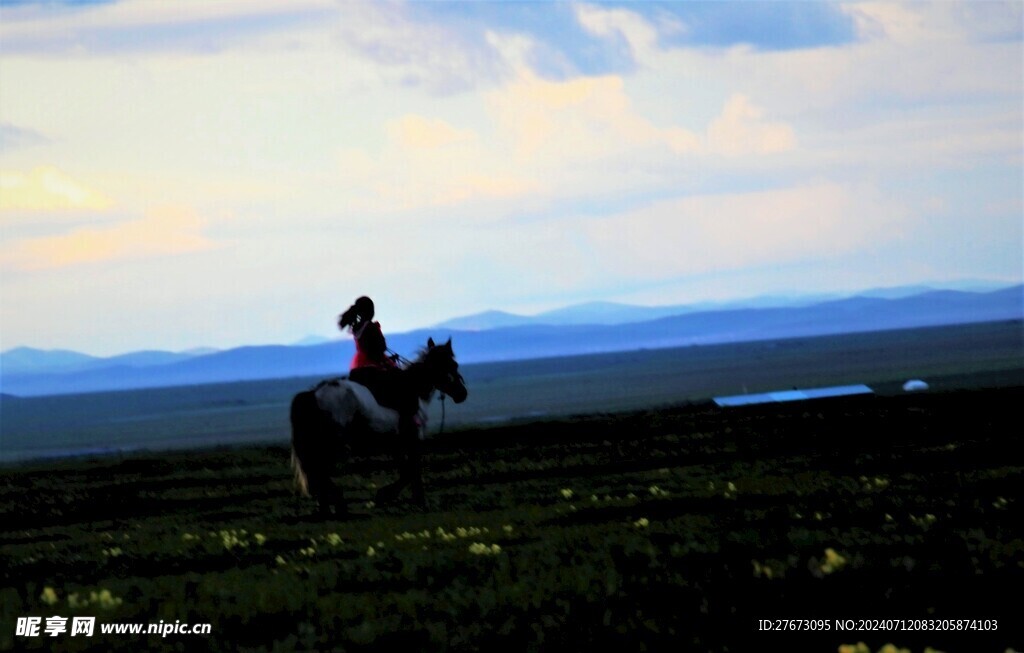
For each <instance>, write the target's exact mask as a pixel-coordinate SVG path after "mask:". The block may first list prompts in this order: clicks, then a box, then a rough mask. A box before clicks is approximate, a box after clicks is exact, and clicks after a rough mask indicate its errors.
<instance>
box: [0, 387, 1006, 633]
mask: <svg viewBox="0 0 1024 653" xmlns="http://www.w3.org/2000/svg"><path fill="white" fill-rule="evenodd" d="M1022 399H1024V392H1022V390H1021V389H1013V388H1010V389H1002V390H995V389H992V390H983V391H956V392H934V393H928V394H921V395H902V396H893V397H868V398H847V399H844V400H825V401H819V402H815V403H805V404H791V405H784V404H780V405H774V406H770V407H764V406H762V407H759V408H748V409H742V410H722V409H718V408H716V407H714V406H713V405H710V404H706V403H697V404H684V405H679V406H676V407H674V408H663V409H658V410H651V411H640V412H625V413H619V414H614V415H612V414H606V415H593V416H589V417H576V418H572V419H563V420H554V421H547V422H536V423H532V424H519V425H507V426H503V427H493V428H490V429H486V430H465V431H462V432H460V433H457V434H450V435H447V436H444V437H441V438H438V439H435V440H433V441H431V442H429V443H428V444H427V451H426V481H427V484H428V489H429V492H430V497H431V508H430V509H429V510H427V511H418V510H414V509H412V508H411V507H408V506H404V505H398V506H393V507H387V508H383V507H376V506H373V507H370V505H369V504H368V502H369V501H370V500H371V498H372V496H373V493H374V489H375V488H376V487H378V486H380V485H382V484H383V483H385V482H387V481H388V480H389V479H390V478H392V475H391V467H390V461H389V459H388V458H387V457H386V456H384V455H382V454H380V453H367V454H365V455H360V456H355V457H354V458H353V459H352V460H351V461H350V462H349V464H348V466H347V467H346V473H345V474H344V475H343V476H341V477H340V481H341V483H342V485H343V487H344V490H345V492H346V495H347V498H348V500H349V501H350V502H351V507H352V509H353V510H354V511H355V513H356V514H355V515H354V516H353V517H352V518H350V519H346V520H339V521H334V520H329V521H323V520H321V519H320V518H318V517H317V515H316V513H315V511H314V509H313V506H312V505H310V503H309V502H308V501H305V500H301V499H299V498H296V497H294V496H292V495H291V493H290V477H289V474H288V469H287V457H288V452H287V450H286V449H285V448H283V447H277V446H273V447H250V448H236V449H225V450H220V451H203V452H178V453H171V454H165V455H161V456H153V455H151V456H144V457H138V458H125V459H111V458H107V459H100V460H95V461H76V462H63V463H55V464H49V465H42V464H35V465H27V466H21V467H18V468H15V469H8V470H7V472H6V473H5V474H4V476H3V480H2V482H0V506H2V511H3V513H4V515H5V517H4V520H3V522H2V526H0V551H2V553H0V587H2V589H0V606H2V611H0V648H15V647H17V648H22V649H25V650H43V649H45V650H49V649H50V648H51V647H53V646H54V644H55V643H57V644H58V645H59V646H58V648H60V649H62V650H115V651H116V650H131V651H135V650H141V649H147V650H188V651H193V650H211V651H226V650H230V651H234V650H243V651H244V650H336V651H343V650H344V651H371V650H372V651H377V650H381V651H384V650H387V651H392V650H457V651H492V650H563V651H564V650H568V651H578V650H587V651H590V650H615V651H634V650H694V651H752V650H794V651H810V650H816V651H838V650H839V646H841V645H844V644H854V643H856V642H858V641H864V642H866V643H867V644H868V645H869V646H870V647H871V648H870V650H872V651H876V650H878V649H879V648H881V647H882V646H883V645H884V644H887V643H892V644H896V645H899V646H902V647H906V648H908V649H909V650H911V651H913V652H914V653H918V652H920V651H924V650H925V649H926V647H928V646H931V647H935V648H936V649H938V650H943V651H947V652H954V651H965V652H972V653H973V652H984V651H998V652H1002V651H1004V650H1006V648H1008V647H1010V646H1018V647H1019V646H1020V643H1021V641H1022V640H1021V639H1020V638H1021V636H1022V631H1021V624H1020V615H1021V613H1022V607H1024V603H1022V599H1021V593H1020V587H1021V586H1022V583H1024V514H1022V512H1024V511H1022V509H1021V504H1020V501H1019V488H1020V487H1021V482H1022V481H1024V456H1022V454H1021V451H1022V450H1024V442H1022V439H1024V435H1022V434H1021V432H1020V429H1019V406H1020V405H1021V401H1022ZM27 615H38V616H41V617H47V616H52V615H62V616H65V617H69V616H74V615H92V616H96V617H97V620H98V622H99V623H123V622H139V623H156V622H159V621H161V620H163V621H164V622H166V623H174V622H175V621H181V622H184V623H190V624H194V623H203V622H208V623H210V624H212V634H211V635H209V636H201V635H170V636H168V637H166V638H160V637H157V636H155V635H150V636H127V635H123V636H113V635H107V636H103V635H99V634H97V635H95V636H94V637H93V638H85V637H81V636H78V637H70V636H67V635H65V636H63V637H61V638H60V639H59V641H56V640H52V639H51V638H48V637H37V638H24V637H17V636H15V634H14V632H15V628H14V623H15V620H16V618H17V617H19V616H27ZM783 618H785V619H808V620H813V619H820V620H828V621H829V622H831V623H832V624H833V625H832V627H831V630H830V631H828V632H820V631H818V632H799V633H793V632H789V633H786V632H764V631H760V630H758V624H759V623H760V620H762V619H765V620H772V619H783ZM862 618H881V619H933V620H941V619H979V620H988V621H987V622H986V623H988V624H989V625H991V624H992V622H993V621H994V622H995V623H996V625H997V627H998V629H997V630H995V631H992V630H975V629H969V630H960V631H959V632H948V631H925V632H922V631H901V632H893V631H882V632H878V631H876V632H863V631H862V632H844V633H837V632H836V631H835V627H836V626H835V625H834V624H835V620H836V619H843V620H845V619H852V620H859V619H862ZM979 623H980V622H979Z"/></svg>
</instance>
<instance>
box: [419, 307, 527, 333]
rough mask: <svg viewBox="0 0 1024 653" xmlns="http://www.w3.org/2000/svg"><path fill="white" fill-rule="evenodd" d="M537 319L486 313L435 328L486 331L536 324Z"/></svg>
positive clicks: (493, 312) (458, 319) (447, 322)
mask: <svg viewBox="0 0 1024 653" xmlns="http://www.w3.org/2000/svg"><path fill="white" fill-rule="evenodd" d="M535 319H536V318H533V317H528V316H525V315H515V314H513V313H505V312H504V311H484V312H483V313H475V314H473V315H466V316H464V317H456V318H453V319H451V320H447V321H445V322H441V323H440V324H437V325H435V326H434V328H437V329H454V330H456V331H486V330H488V329H501V328H504V327H510V326H523V325H525V324H532V323H534V321H535Z"/></svg>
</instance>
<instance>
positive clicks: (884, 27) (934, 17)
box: [840, 0, 1024, 44]
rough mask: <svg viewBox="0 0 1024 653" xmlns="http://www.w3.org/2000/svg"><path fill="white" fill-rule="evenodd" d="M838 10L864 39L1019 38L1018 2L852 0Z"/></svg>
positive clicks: (915, 41)
mask: <svg viewBox="0 0 1024 653" xmlns="http://www.w3.org/2000/svg"><path fill="white" fill-rule="evenodd" d="M840 10H841V11H843V12H844V13H846V14H847V15H848V16H850V17H851V19H852V20H853V21H854V25H855V27H856V29H857V33H858V35H859V36H860V37H861V38H862V39H866V40H889V41H893V42H896V43H902V44H920V43H927V42H939V41H975V42H984V41H993V40H1004V39H1018V40H1019V39H1020V38H1021V34H1022V29H1024V24H1022V14H1024V7H1022V5H1021V4H1020V3H1019V2H891V1H889V0H887V1H885V2H878V1H868V2H852V3H846V4H841V5H840Z"/></svg>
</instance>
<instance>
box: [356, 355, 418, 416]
mask: <svg viewBox="0 0 1024 653" xmlns="http://www.w3.org/2000/svg"><path fill="white" fill-rule="evenodd" d="M348 379H349V381H352V382H353V383H358V384H359V385H362V386H364V387H366V389H367V390H369V391H370V394H372V395H373V398H374V399H376V400H377V403H378V404H380V405H381V406H384V407H386V408H391V409H392V410H396V411H398V413H399V414H400V415H405V416H414V415H415V414H416V413H417V412H418V411H419V409H420V403H419V398H418V397H417V396H416V391H415V390H414V389H413V388H411V387H409V386H408V383H406V382H405V378H404V375H403V374H402V371H401V370H399V369H397V368H391V367H377V366H367V367H357V368H355V369H354V370H351V371H350V372H349V375H348Z"/></svg>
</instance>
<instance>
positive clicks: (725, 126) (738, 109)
mask: <svg viewBox="0 0 1024 653" xmlns="http://www.w3.org/2000/svg"><path fill="white" fill-rule="evenodd" d="M763 115H764V111H763V110H761V109H760V108H758V107H756V106H754V105H753V104H751V102H750V99H749V98H748V97H746V96H745V95H734V96H732V97H731V98H729V100H728V101H727V102H726V103H725V106H724V107H723V108H722V113H721V115H719V116H718V117H717V118H715V120H714V121H712V122H711V124H710V125H708V130H707V149H708V151H710V152H713V153H716V154H724V155H726V156H744V155H748V154H776V153H779V152H787V151H789V150H792V149H794V148H795V147H796V138H795V136H794V135H793V128H792V127H791V126H789V125H787V124H785V123H782V122H765V121H764V120H763V119H762V117H763Z"/></svg>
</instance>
